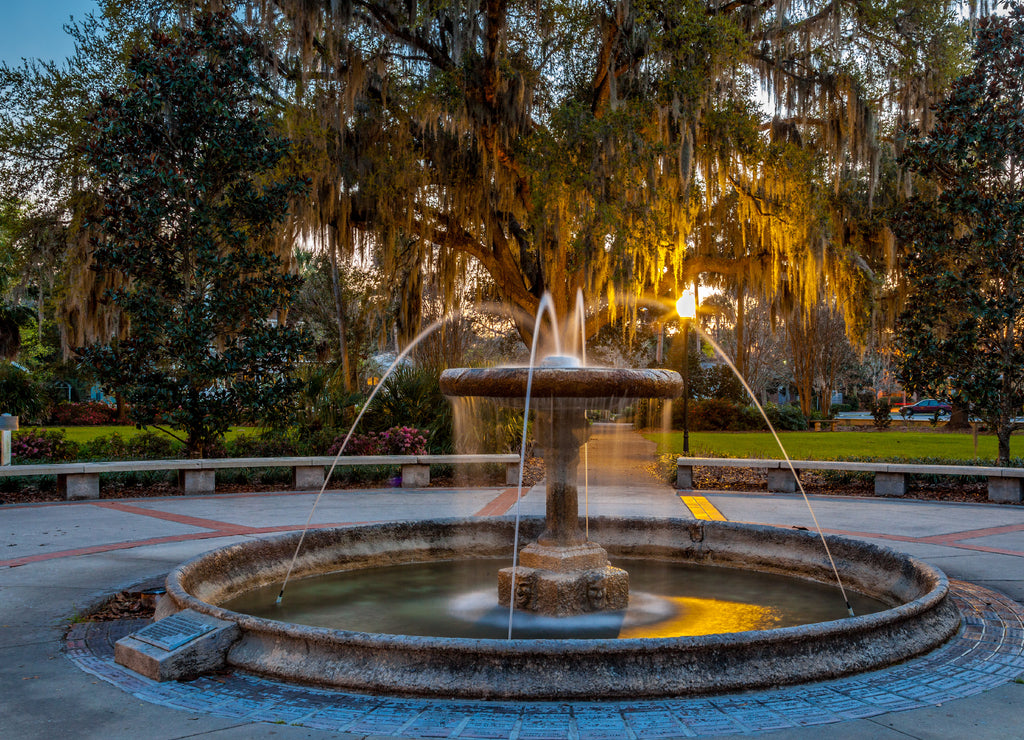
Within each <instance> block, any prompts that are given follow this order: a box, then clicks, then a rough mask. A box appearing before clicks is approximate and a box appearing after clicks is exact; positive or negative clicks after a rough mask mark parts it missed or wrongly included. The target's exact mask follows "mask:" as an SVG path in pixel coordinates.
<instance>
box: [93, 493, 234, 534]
mask: <svg viewBox="0 0 1024 740" xmlns="http://www.w3.org/2000/svg"><path fill="white" fill-rule="evenodd" d="M92 505H93V506H98V507H100V508H101V509H113V510H114V511H121V512H124V513H125V514H139V515H141V516H148V517H152V518H153V519H163V520H164V521H167V522H175V523H176V524H187V525H188V526H190V527H201V528H202V529H213V530H216V531H218V532H231V533H234V532H235V531H236V530H244V531H246V532H248V531H249V530H250V529H251V528H250V527H246V526H244V525H241V524H231V523H230V522H222V521H218V520H216V519H203V518H201V517H197V516H187V515H185V514H172V513H170V512H167V511H160V510H159V509H147V508H146V507H144V506H133V505H131V504H122V503H118V502H116V501H96V502H92Z"/></svg>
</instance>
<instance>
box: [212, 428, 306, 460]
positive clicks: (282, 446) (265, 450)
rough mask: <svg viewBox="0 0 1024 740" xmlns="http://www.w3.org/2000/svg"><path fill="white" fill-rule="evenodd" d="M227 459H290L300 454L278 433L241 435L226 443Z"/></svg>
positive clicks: (285, 437)
mask: <svg viewBox="0 0 1024 740" xmlns="http://www.w3.org/2000/svg"><path fill="white" fill-rule="evenodd" d="M224 447H225V450H226V452H227V456H228V457H291V456H292V455H298V454H300V453H299V452H298V450H297V449H296V446H295V442H294V441H292V440H291V439H289V438H288V437H287V436H285V435H284V434H282V433H280V432H273V431H267V432H263V433H262V434H241V435H239V436H238V437H236V438H235V439H233V440H231V441H229V442H226V443H225V445H224Z"/></svg>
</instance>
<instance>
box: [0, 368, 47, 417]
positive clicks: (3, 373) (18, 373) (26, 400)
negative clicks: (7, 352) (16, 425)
mask: <svg viewBox="0 0 1024 740" xmlns="http://www.w3.org/2000/svg"><path fill="white" fill-rule="evenodd" d="M0 399H3V408H0V413H4V414H12V415H14V416H22V417H25V419H24V420H26V421H27V420H32V421H35V420H38V419H40V418H42V417H43V415H44V413H45V411H46V405H47V400H46V392H45V389H44V388H43V387H42V386H41V385H40V384H39V383H37V382H36V381H35V380H33V379H32V376H31V375H29V374H28V373H27V372H25V371H24V370H21V369H19V368H17V367H15V366H14V365H12V364H11V363H9V362H0Z"/></svg>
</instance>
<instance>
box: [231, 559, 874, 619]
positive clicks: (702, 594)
mask: <svg viewBox="0 0 1024 740" xmlns="http://www.w3.org/2000/svg"><path fill="white" fill-rule="evenodd" d="M616 564H617V565H618V566H619V567H622V568H625V569H626V570H627V571H628V572H629V580H630V607H629V609H627V610H618V611H608V612H602V613H592V614H585V615H580V616H574V617H552V616H544V615H536V614H529V613H524V612H516V613H515V617H514V621H513V630H514V634H515V637H517V638H521V639H541V638H636V637H681V636H689V635H708V634H718V633H725V632H744V631H748V630H766V629H775V628H780V627H791V626H796V625H802V624H811V623H815V622H826V621H830V620H833V619H843V618H844V617H846V616H847V613H846V608H845V605H844V603H843V601H842V599H840V598H837V589H836V588H835V586H834V585H825V584H820V583H816V582H813V581H808V580H804V579H800V578H794V577H788V576H780V575H774V574H768V573H758V572H752V571H744V570H737V569H732V568H719V567H711V566H701V565H693V564H687V563H675V562H661V561H652V560H630V559H620V560H619V561H618V562H617V563H616ZM508 565H509V562H508V561H507V560H500V559H476V560H459V561H434V562H426V563H413V564H407V565H397V566H390V567H384V568H369V569H364V570H355V571H339V572H335V573H330V574H326V575H320V576H315V577H311V578H306V579H301V580H296V581H293V582H292V584H291V585H290V586H289V594H288V599H286V600H285V601H284V602H283V603H282V604H281V605H275V596H276V595H277V587H276V585H271V586H267V587H265V588H261V589H256V590H253V591H249V592H247V593H245V594H242V595H240V596H237V597H236V598H234V599H232V600H230V601H228V602H225V603H223V604H221V605H222V606H224V607H226V608H228V609H231V610H233V611H237V612H241V613H244V614H251V615H254V616H258V617H265V618H267V619H275V620H279V621H284V622H294V623H298V624H305V625H310V626H317V627H328V628H331V629H341V630H352V631H357V632H373V633H384V634H395V635H420V636H430V637H459V638H493V639H504V638H505V637H506V636H507V631H508V609H507V608H506V607H499V606H498V605H497V603H496V599H495V585H494V584H495V574H496V573H497V572H498V570H499V569H500V568H503V567H506V566H508ZM851 600H852V602H853V606H854V609H856V611H857V614H869V613H872V612H877V611H881V610H883V609H885V608H886V605H885V604H883V603H882V602H881V601H878V600H875V599H872V598H869V597H866V596H863V595H861V594H856V593H853V594H851Z"/></svg>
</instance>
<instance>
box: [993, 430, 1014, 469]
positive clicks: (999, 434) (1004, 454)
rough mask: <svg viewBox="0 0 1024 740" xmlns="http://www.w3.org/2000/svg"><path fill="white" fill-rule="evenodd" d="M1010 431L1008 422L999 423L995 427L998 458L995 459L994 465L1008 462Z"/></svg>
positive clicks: (1003, 464) (1004, 464) (1007, 463)
mask: <svg viewBox="0 0 1024 740" xmlns="http://www.w3.org/2000/svg"><path fill="white" fill-rule="evenodd" d="M1010 431H1011V427H1010V425H1009V424H1000V425H999V426H998V427H997V428H996V439H998V440H999V459H998V460H996V465H1002V466H1006V465H1009V464H1010Z"/></svg>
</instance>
